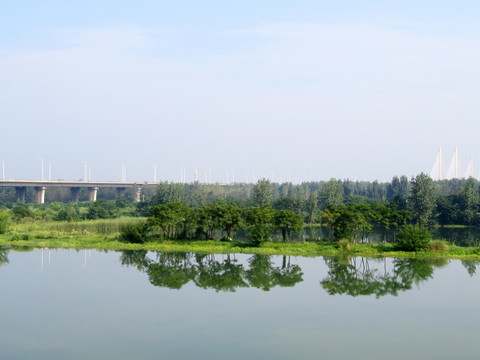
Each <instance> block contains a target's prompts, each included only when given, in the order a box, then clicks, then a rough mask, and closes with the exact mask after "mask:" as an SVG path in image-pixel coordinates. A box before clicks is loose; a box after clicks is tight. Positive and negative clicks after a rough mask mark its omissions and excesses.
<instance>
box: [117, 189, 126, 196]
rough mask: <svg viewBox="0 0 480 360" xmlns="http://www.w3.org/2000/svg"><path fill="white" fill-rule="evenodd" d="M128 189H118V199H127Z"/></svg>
mask: <svg viewBox="0 0 480 360" xmlns="http://www.w3.org/2000/svg"><path fill="white" fill-rule="evenodd" d="M126 190H127V188H117V196H118V197H125V192H126Z"/></svg>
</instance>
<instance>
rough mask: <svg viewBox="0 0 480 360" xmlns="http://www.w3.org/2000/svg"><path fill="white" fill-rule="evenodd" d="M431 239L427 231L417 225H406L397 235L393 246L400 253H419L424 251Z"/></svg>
mask: <svg viewBox="0 0 480 360" xmlns="http://www.w3.org/2000/svg"><path fill="white" fill-rule="evenodd" d="M431 239H432V236H431V235H430V232H429V231H428V229H426V228H423V227H420V226H418V225H415V226H413V225H407V226H405V227H404V228H403V229H402V230H401V231H400V232H399V233H398V236H397V241H396V243H395V246H396V248H397V249H398V250H402V251H419V250H424V249H426V248H427V247H428V245H429V244H430V241H431Z"/></svg>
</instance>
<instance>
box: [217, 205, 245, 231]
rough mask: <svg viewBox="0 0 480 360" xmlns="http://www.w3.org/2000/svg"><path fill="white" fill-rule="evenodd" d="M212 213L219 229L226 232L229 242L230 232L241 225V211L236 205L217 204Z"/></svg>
mask: <svg viewBox="0 0 480 360" xmlns="http://www.w3.org/2000/svg"><path fill="white" fill-rule="evenodd" d="M214 211H215V215H214V218H215V219H216V220H217V221H218V223H219V225H220V227H221V228H222V229H223V230H225V231H226V233H227V239H228V240H231V238H232V232H233V231H234V230H236V229H238V228H239V227H240V226H241V225H242V223H243V219H242V210H241V209H240V208H239V207H238V206H237V205H236V204H227V203H225V202H217V203H216V204H215V207H214Z"/></svg>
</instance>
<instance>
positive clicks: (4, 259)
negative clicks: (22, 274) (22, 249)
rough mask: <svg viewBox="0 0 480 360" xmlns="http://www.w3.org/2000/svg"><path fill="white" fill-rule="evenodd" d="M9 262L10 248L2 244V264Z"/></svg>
mask: <svg viewBox="0 0 480 360" xmlns="http://www.w3.org/2000/svg"><path fill="white" fill-rule="evenodd" d="M7 264H8V249H7V248H5V247H1V246H0V266H2V265H7Z"/></svg>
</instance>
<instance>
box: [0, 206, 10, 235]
mask: <svg viewBox="0 0 480 360" xmlns="http://www.w3.org/2000/svg"><path fill="white" fill-rule="evenodd" d="M9 226H10V215H9V214H8V212H7V211H3V210H0V234H4V233H6V232H7V231H8V228H9Z"/></svg>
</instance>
